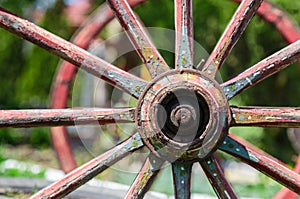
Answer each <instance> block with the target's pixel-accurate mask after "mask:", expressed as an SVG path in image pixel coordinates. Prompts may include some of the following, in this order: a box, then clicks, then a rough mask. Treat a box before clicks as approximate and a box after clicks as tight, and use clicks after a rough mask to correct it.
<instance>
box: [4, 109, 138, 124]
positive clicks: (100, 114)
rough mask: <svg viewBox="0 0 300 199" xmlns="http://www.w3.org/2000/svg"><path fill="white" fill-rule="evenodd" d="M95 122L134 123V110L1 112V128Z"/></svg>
mask: <svg viewBox="0 0 300 199" xmlns="http://www.w3.org/2000/svg"><path fill="white" fill-rule="evenodd" d="M95 121H96V122H98V123H99V124H109V123H116V122H134V109H133V108H125V109H104V108H103V109H101V108H83V109H36V110H34V109H32V110H0V128H3V127H14V128H20V127H36V126H62V125H64V126H68V125H82V124H91V123H94V122H95Z"/></svg>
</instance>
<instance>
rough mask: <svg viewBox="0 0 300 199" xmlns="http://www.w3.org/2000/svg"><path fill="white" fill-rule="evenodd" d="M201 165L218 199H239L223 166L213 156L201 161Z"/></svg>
mask: <svg viewBox="0 0 300 199" xmlns="http://www.w3.org/2000/svg"><path fill="white" fill-rule="evenodd" d="M200 164H201V166H202V169H203V171H204V173H205V174H206V176H207V178H208V180H209V182H210V184H211V185H212V187H213V189H214V190H215V192H216V194H217V196H218V198H228V199H234V198H236V199H237V198H238V197H237V195H236V194H235V193H234V191H233V189H232V187H231V185H230V183H229V182H228V181H227V179H226V178H225V176H224V173H223V171H222V168H221V166H220V165H219V163H218V162H217V161H216V159H215V158H214V157H213V156H211V157H208V158H206V159H205V160H203V161H200Z"/></svg>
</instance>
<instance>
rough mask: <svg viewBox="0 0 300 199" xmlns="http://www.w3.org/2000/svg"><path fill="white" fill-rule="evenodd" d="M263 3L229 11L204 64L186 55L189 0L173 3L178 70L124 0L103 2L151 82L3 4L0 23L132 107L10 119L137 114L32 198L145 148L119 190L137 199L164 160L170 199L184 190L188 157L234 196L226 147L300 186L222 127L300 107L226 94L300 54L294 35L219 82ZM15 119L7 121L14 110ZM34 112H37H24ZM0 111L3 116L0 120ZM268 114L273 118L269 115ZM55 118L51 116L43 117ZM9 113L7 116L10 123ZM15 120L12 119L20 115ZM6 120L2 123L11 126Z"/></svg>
mask: <svg viewBox="0 0 300 199" xmlns="http://www.w3.org/2000/svg"><path fill="white" fill-rule="evenodd" d="M261 2H262V1H255V0H244V1H242V2H241V4H240V6H239V8H238V9H237V11H236V12H235V14H234V16H233V18H232V20H231V21H230V23H229V25H228V27H227V29H226V30H225V32H224V34H223V35H222V37H221V39H220V41H219V42H218V44H217V45H216V47H215V48H214V50H213V51H212V53H211V54H210V57H209V59H208V60H206V62H205V64H204V67H203V69H202V70H201V71H199V70H196V69H195V68H194V66H195V65H196V64H197V63H193V46H192V44H193V42H192V41H193V34H192V32H193V30H192V29H193V28H192V27H193V20H192V6H191V3H192V2H191V1H189V0H186V1H184V0H183V1H179V0H178V1H175V13H176V20H175V28H176V40H175V47H176V48H175V49H176V53H175V65H174V68H175V69H170V67H169V66H168V65H167V64H166V62H165V61H164V59H163V58H162V56H160V54H159V52H158V51H157V50H156V48H155V47H154V45H153V44H152V42H151V40H150V39H149V38H148V37H147V35H146V33H145V31H144V28H143V27H142V26H141V24H140V23H139V21H138V20H137V18H136V17H135V14H134V13H133V11H132V9H131V8H130V6H129V5H128V3H127V2H126V1H122V0H120V1H108V3H109V4H110V6H111V7H112V9H113V10H114V12H115V14H116V16H117V18H118V19H119V21H120V23H121V25H122V26H123V27H124V29H125V30H127V31H128V34H129V38H130V39H131V40H132V42H133V44H134V45H135V46H136V48H137V51H138V54H139V55H140V57H141V58H142V60H143V61H144V64H145V65H146V66H147V68H148V71H149V73H150V74H151V76H152V80H151V81H149V82H147V81H144V80H142V79H140V78H138V77H136V76H134V75H131V74H129V73H127V72H124V71H122V70H120V69H118V68H116V67H115V66H113V65H111V64H109V63H107V62H105V61H103V60H101V59H99V58H97V57H95V56H92V55H91V54H90V53H88V52H86V51H84V50H82V49H80V48H78V47H76V46H75V45H73V44H71V43H69V42H67V41H64V40H62V39H60V38H58V37H56V36H54V35H53V34H51V33H49V32H47V31H45V30H43V29H41V28H39V27H37V26H36V25H34V24H32V23H30V22H28V21H26V20H24V19H21V18H19V17H17V16H16V15H13V14H11V13H10V12H7V11H6V10H4V9H1V10H0V24H1V27H3V28H5V29H7V30H9V31H10V32H12V33H15V34H17V35H19V36H21V37H23V38H25V39H27V40H29V41H31V42H33V43H35V44H36V45H39V46H41V47H43V48H45V49H46V50H49V51H50V52H52V53H54V54H56V55H57V56H59V57H61V58H63V59H65V60H67V61H70V62H72V63H73V64H74V65H76V66H77V67H80V68H81V69H83V70H85V71H87V72H89V73H91V74H93V75H95V76H97V77H99V78H101V79H104V80H105V81H107V82H109V83H111V84H112V85H114V86H115V87H117V88H119V89H121V90H122V91H124V92H126V93H129V94H130V95H132V96H133V97H135V98H137V99H138V105H137V107H135V108H123V109H95V110H49V111H45V110H37V111H23V112H22V111H17V112H15V111H3V112H2V113H1V115H4V116H5V114H7V118H8V119H7V126H9V125H11V126H18V125H19V126H24V125H27V126H30V125H32V126H35V125H37V123H38V122H41V123H38V124H40V125H59V124H66V125H67V124H70V123H72V122H74V120H75V121H76V122H77V123H86V122H89V121H90V119H91V118H92V119H94V117H95V116H96V117H97V119H98V121H99V122H100V123H101V124H104V123H109V122H112V121H113V120H116V121H122V122H124V121H127V122H134V123H135V125H136V127H137V133H135V134H133V135H132V136H130V137H129V138H128V139H126V140H124V141H123V142H121V143H120V144H118V145H117V146H115V147H113V148H111V149H109V150H108V151H106V152H105V153H103V154H101V155H100V156H98V157H96V158H94V159H93V160H91V161H89V162H87V163H86V164H84V165H82V166H81V167H79V168H77V169H75V170H73V171H72V172H70V173H69V174H67V175H66V176H65V177H64V178H63V179H61V180H59V181H57V182H55V183H54V184H52V185H50V186H49V187H47V188H45V189H43V190H41V191H39V192H38V193H36V194H35V195H34V196H32V198H58V197H63V196H65V195H67V194H68V193H69V192H71V191H73V190H75V189H76V188H77V187H79V186H80V185H82V184H84V183H85V182H87V181H88V180H90V179H91V178H93V177H94V176H96V175H97V174H99V173H101V172H102V171H104V170H105V169H107V168H108V167H109V166H111V165H112V164H114V163H116V162H117V161H119V160H121V159H122V158H124V157H125V156H127V155H130V154H131V153H133V152H135V151H137V150H140V149H141V148H147V149H149V156H148V158H147V159H146V160H145V163H144V165H143V167H142V168H141V171H140V172H139V174H138V175H137V177H136V179H135V181H134V182H133V184H132V186H131V187H130V189H129V190H128V193H127V195H126V196H125V197H126V198H141V197H143V196H144V194H145V193H146V192H147V191H148V189H149V188H150V187H151V184H152V182H153V181H154V180H155V177H156V175H157V173H158V172H159V170H160V169H161V166H162V164H163V163H164V162H170V163H171V165H172V174H173V179H174V190H175V198H190V179H191V169H192V165H193V164H200V165H201V167H202V169H203V170H204V172H205V173H206V175H207V178H208V179H209V181H210V183H211V185H212V187H213V188H214V190H215V192H216V194H217V195H218V197H219V198H237V195H236V194H235V192H234V190H233V189H232V188H231V186H230V184H229V183H228V181H227V180H226V178H225V177H224V174H223V171H222V169H221V168H220V165H219V163H218V162H217V161H216V160H215V157H214V155H213V154H214V152H215V151H217V150H221V151H224V152H225V153H228V154H230V155H232V156H234V157H236V158H238V159H240V160H241V161H243V162H245V163H247V164H249V165H250V166H252V167H254V168H256V169H257V170H259V171H261V172H262V173H264V174H266V175H267V176H269V177H271V178H273V179H275V180H276V181H277V182H279V183H281V184H282V185H284V186H285V187H287V188H289V189H291V190H293V191H295V192H296V193H299V192H300V175H299V174H297V173H295V172H293V171H292V170H290V169H289V168H288V167H287V166H286V165H284V164H283V163H281V162H280V161H278V160H276V159H275V158H273V157H272V156H270V155H268V154H266V153H264V152H262V151H260V150H258V149H257V148H255V147H253V146H251V145H250V144H248V143H246V142H244V141H242V140H240V139H239V138H237V137H235V136H234V135H232V134H230V133H229V128H230V127H234V126H249V125H251V126H271V127H290V126H293V127H295V126H296V127H299V109H298V108H290V107H284V108H274V107H234V106H229V104H228V101H229V100H230V99H232V98H233V97H235V96H236V95H238V94H239V93H241V92H243V91H244V90H246V89H247V88H250V87H253V86H254V85H256V84H257V83H258V82H260V81H262V80H264V79H265V78H267V77H268V76H270V75H273V74H275V73H276V72H278V71H280V70H282V69H283V68H285V67H286V66H288V65H290V64H291V63H293V62H295V61H297V60H298V59H299V57H300V41H299V40H297V41H295V42H293V43H292V44H290V45H288V46H287V47H285V48H283V49H282V50H280V51H278V52H276V53H274V54H273V55H270V56H269V57H267V58H265V59H263V60H262V61H260V62H258V63H257V64H255V65H253V66H252V67H250V68H249V69H248V70H246V71H244V72H241V73H240V74H238V75H237V76H235V77H233V78H231V79H229V80H227V81H225V82H224V83H219V82H217V81H216V80H215V77H216V73H217V72H218V70H219V69H220V67H221V66H222V65H223V63H224V61H225V60H226V58H227V56H228V55H229V54H230V52H231V50H232V48H233V47H234V45H235V43H236V42H237V40H238V39H239V38H240V36H241V34H242V33H243V32H244V29H245V28H246V26H247V24H248V22H249V21H250V19H251V18H252V16H253V15H254V14H255V12H256V11H257V9H258V7H259V6H260V4H261ZM14 114H15V115H18V118H19V119H20V120H16V119H15V118H14V117H13V118H14V120H11V118H9V117H12V115H14ZM28 115H30V116H31V117H33V116H34V115H35V116H36V118H39V119H38V120H34V121H28V120H25V123H26V124H24V120H21V119H22V117H25V118H26V116H27V117H28ZM4 116H3V118H4V119H2V120H3V121H4V122H5V118H6V117H4ZM270 118H271V119H270ZM49 119H50V120H53V121H52V122H50V121H49ZM12 121H13V122H12ZM18 122H19V123H18ZM21 122H23V123H21ZM8 124H9V125H8Z"/></svg>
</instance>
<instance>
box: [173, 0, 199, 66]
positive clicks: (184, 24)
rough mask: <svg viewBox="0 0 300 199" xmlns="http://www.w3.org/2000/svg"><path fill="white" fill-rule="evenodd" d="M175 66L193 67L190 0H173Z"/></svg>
mask: <svg viewBox="0 0 300 199" xmlns="http://www.w3.org/2000/svg"><path fill="white" fill-rule="evenodd" d="M174 3H175V30H176V41H175V45H176V47H175V66H176V68H193V65H194V62H193V54H194V45H193V42H194V35H193V34H194V33H193V12H192V0H175V1H174Z"/></svg>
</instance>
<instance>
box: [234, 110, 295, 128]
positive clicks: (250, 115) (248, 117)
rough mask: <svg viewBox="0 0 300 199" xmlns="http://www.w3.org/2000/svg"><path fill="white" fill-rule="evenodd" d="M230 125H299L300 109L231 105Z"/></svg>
mask: <svg viewBox="0 0 300 199" xmlns="http://www.w3.org/2000/svg"><path fill="white" fill-rule="evenodd" d="M231 112H232V122H231V126H262V127H287V128H288V127H294V128H299V127H300V109H299V108H289V107H278V108H275V107H231Z"/></svg>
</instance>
